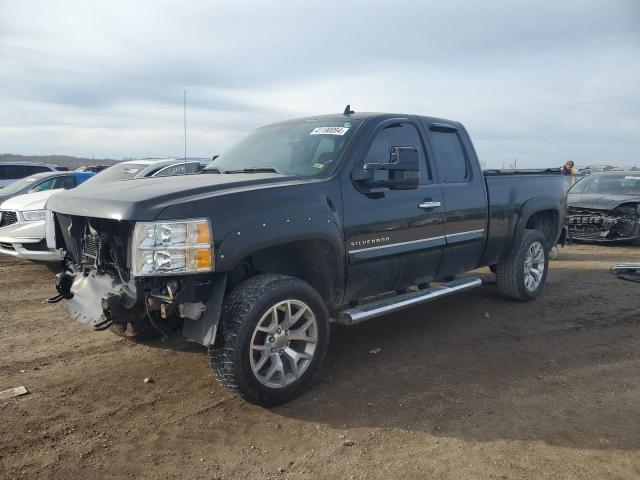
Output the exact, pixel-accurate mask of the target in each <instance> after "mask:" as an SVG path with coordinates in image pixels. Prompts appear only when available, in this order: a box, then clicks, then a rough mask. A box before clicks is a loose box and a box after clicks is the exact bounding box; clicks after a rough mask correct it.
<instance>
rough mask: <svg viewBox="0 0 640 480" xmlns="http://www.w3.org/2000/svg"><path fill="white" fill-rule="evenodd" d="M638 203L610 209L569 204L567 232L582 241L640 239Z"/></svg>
mask: <svg viewBox="0 0 640 480" xmlns="http://www.w3.org/2000/svg"><path fill="white" fill-rule="evenodd" d="M639 208H640V207H639V206H638V204H633V203H631V204H623V205H619V206H617V207H615V208H613V209H611V210H604V209H603V210H600V209H594V208H583V207H578V206H571V205H570V206H569V210H568V214H569V233H570V235H571V239H572V240H576V241H584V242H631V241H638V240H640V212H639Z"/></svg>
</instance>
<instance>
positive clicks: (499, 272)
mask: <svg viewBox="0 0 640 480" xmlns="http://www.w3.org/2000/svg"><path fill="white" fill-rule="evenodd" d="M535 243H539V244H540V246H541V247H542V251H543V253H544V271H543V272H542V279H541V280H540V282H539V283H538V285H537V287H536V288H534V289H528V288H527V287H526V285H525V273H524V268H525V261H526V259H527V254H528V252H529V249H530V248H531V247H532V245H533V244H535ZM548 271H549V246H548V244H547V240H546V238H545V236H544V235H543V234H542V233H541V232H539V231H537V230H525V232H524V234H523V236H522V239H521V241H520V245H519V246H518V249H517V250H516V251H515V253H514V254H513V255H512V256H511V257H510V258H509V259H507V260H506V261H505V262H502V263H499V264H498V265H497V266H496V283H497V285H498V291H499V292H500V293H501V294H502V295H503V296H505V297H508V298H512V299H514V300H519V301H529V300H533V299H534V298H536V297H537V296H538V295H539V294H540V292H541V291H542V289H543V288H544V284H545V282H546V280H547V272H548Z"/></svg>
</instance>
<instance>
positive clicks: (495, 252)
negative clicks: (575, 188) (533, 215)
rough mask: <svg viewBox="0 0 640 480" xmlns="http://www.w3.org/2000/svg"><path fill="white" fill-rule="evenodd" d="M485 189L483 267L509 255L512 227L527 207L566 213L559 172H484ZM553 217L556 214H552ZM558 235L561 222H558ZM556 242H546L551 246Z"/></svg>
mask: <svg viewBox="0 0 640 480" xmlns="http://www.w3.org/2000/svg"><path fill="white" fill-rule="evenodd" d="M483 174H484V180H485V184H486V189H487V202H488V207H489V218H488V222H487V230H488V232H487V241H486V249H485V255H484V260H483V262H482V264H483V265H492V264H495V263H499V262H500V261H502V260H503V259H504V258H506V256H507V255H508V254H509V252H510V250H511V246H512V245H513V242H514V238H515V232H516V226H517V225H518V222H519V221H520V219H521V218H522V216H523V214H524V213H526V211H527V204H528V203H530V202H531V203H533V202H535V203H537V204H538V205H540V203H544V204H546V203H548V205H549V209H550V210H556V211H557V206H558V203H560V204H561V205H562V208H561V211H563V212H564V211H566V191H565V181H564V177H563V175H562V173H561V171H560V169H545V170H487V171H485V172H483ZM556 216H557V214H556ZM557 221H558V235H559V234H560V231H561V229H562V224H563V221H564V219H563V218H558V219H557ZM556 240H557V238H554V239H553V240H551V239H550V243H553V244H555V242H556Z"/></svg>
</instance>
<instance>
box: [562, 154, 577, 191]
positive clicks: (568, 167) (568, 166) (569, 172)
mask: <svg viewBox="0 0 640 480" xmlns="http://www.w3.org/2000/svg"><path fill="white" fill-rule="evenodd" d="M574 166H575V163H573V160H567V162H566V163H565V164H564V165H563V166H562V175H565V176H567V177H569V178H567V190H569V188H571V187H572V186H573V184H574V183H576V169H575V168H574Z"/></svg>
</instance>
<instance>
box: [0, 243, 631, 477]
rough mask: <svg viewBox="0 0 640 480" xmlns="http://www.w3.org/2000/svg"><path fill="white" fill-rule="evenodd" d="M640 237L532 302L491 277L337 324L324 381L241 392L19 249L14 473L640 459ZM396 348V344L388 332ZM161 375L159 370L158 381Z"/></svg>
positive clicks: (424, 468) (3, 467) (9, 472)
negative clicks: (98, 329)
mask: <svg viewBox="0 0 640 480" xmlns="http://www.w3.org/2000/svg"><path fill="white" fill-rule="evenodd" d="M639 253H640V249H638V247H608V248H607V247H596V246H585V245H577V246H571V247H567V248H565V249H562V250H561V252H560V255H559V257H558V259H557V260H555V261H553V262H552V264H551V268H552V270H551V272H550V274H549V281H548V284H547V287H546V290H545V291H544V292H543V294H542V296H541V297H540V298H539V299H538V300H536V301H535V302H533V303H525V304H522V303H516V302H512V301H508V300H505V299H503V298H501V297H499V296H498V294H497V291H496V288H495V285H494V278H493V275H491V274H490V273H489V272H488V270H486V269H485V270H480V271H479V275H480V276H481V277H482V278H483V280H484V282H485V285H484V286H483V287H482V288H479V289H476V290H473V291H470V292H467V293H464V294H461V295H459V296H456V297H451V298H448V299H443V300H441V301H439V302H437V303H432V304H429V305H425V306H422V307H417V308H414V309H411V310H406V311H403V312H400V313H398V314H394V315H389V316H387V317H384V318H378V319H375V320H372V321H370V322H367V323H364V324H361V325H358V326H355V327H350V328H347V327H341V326H335V327H334V328H333V329H332V336H331V346H330V349H329V354H328V356H327V361H326V367H325V369H324V374H323V376H322V378H321V379H320V381H319V383H318V385H317V386H316V387H315V388H313V389H312V390H311V391H309V392H308V393H307V394H305V395H303V396H302V397H300V398H299V399H296V400H295V401H293V402H291V403H289V404H287V405H284V406H281V407H278V408H274V409H264V408H260V407H256V406H253V405H249V404H247V403H244V402H242V401H241V400H239V399H236V398H233V397H232V396H230V395H229V394H228V393H227V392H226V391H225V390H224V389H222V388H221V387H220V386H219V385H218V384H217V383H216V381H215V379H214V378H213V377H212V375H211V372H210V369H209V365H208V363H207V359H206V357H205V355H203V353H204V350H203V349H201V348H199V347H197V346H195V345H193V344H188V343H183V342H180V341H178V340H173V341H171V342H170V343H169V344H162V343H155V344H149V345H142V344H134V343H131V342H128V341H126V340H123V339H120V338H118V337H116V336H114V335H112V334H111V333H109V332H102V333H94V332H92V331H90V330H87V329H86V328H84V327H82V326H80V325H78V324H75V323H73V322H71V321H69V320H66V319H65V318H64V317H63V315H62V313H61V312H60V310H59V308H58V307H57V306H49V305H46V304H44V303H43V301H44V300H45V299H46V298H47V297H49V296H52V295H53V287H52V282H51V280H52V276H53V274H51V273H50V272H49V271H48V270H47V269H46V268H44V267H42V266H38V265H33V264H29V263H18V262H16V261H14V260H13V259H7V258H2V259H0V390H5V389H7V388H11V387H17V386H20V385H24V386H26V387H27V389H28V390H29V394H27V395H23V396H20V397H16V398H11V399H6V400H0V418H1V419H2V421H1V422H0V477H1V478H54V479H59V478H76V479H79V478H100V479H103V478H129V477H136V478H189V479H213V478H224V479H226V478H247V479H255V478H265V479H269V478H282V479H286V478H295V479H301V478H302V479H304V478H313V479H316V478H319V479H325V478H326V479H335V478H340V479H343V478H344V479H348V478H354V479H365V478H366V479H376V478H380V479H388V478H394V479H402V478H430V479H438V478H443V479H445V478H446V479H456V480H460V479H477V478H486V479H516V478H525V479H536V480H538V479H546V478H548V479H558V478H563V479H580V480H582V479H591V478H592V479H598V480H603V479H609V478H612V479H613V478H616V479H618V478H624V479H637V478H640V451H639V450H640V428H639V425H640V384H639V383H638V378H639V377H640V348H639V347H640V315H639V312H640V310H639V309H640V295H639V294H638V293H640V284H636V283H632V282H626V281H623V280H619V279H616V278H615V277H614V276H612V275H611V274H610V273H609V272H608V271H607V269H608V267H609V266H610V265H611V264H612V263H613V262H617V261H637V260H638V259H639V258H638V257H640V255H639ZM378 348H380V349H381V350H380V351H379V353H376V354H371V353H369V352H370V351H372V350H374V349H378ZM146 377H150V378H152V379H153V382H152V383H144V381H143V380H144V378H146Z"/></svg>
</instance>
